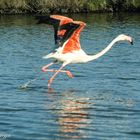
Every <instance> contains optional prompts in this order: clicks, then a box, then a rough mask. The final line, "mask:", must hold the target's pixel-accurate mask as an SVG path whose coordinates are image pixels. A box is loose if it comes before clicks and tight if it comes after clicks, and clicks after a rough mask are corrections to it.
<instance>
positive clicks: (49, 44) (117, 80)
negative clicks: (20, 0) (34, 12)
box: [0, 13, 140, 140]
mask: <svg viewBox="0 0 140 140" xmlns="http://www.w3.org/2000/svg"><path fill="white" fill-rule="evenodd" d="M69 16H70V17H72V18H74V19H75V20H81V21H84V22H86V23H87V26H86V28H85V29H84V30H83V32H82V34H81V39H80V41H81V46H82V48H83V49H84V50H85V51H86V52H87V53H89V54H96V53H97V52H99V51H101V50H102V49H103V48H105V46H107V45H108V43H109V42H110V41H111V40H112V39H113V38H114V37H116V36H117V35H118V34H121V33H125V34H129V35H131V36H132V37H133V38H134V45H133V46H131V45H130V44H128V43H126V42H120V43H117V44H116V45H115V46H114V47H113V48H112V49H111V50H110V51H109V52H108V53H107V54H105V55H104V56H103V57H101V58H99V59H98V60H96V61H93V62H89V63H87V64H72V65H69V66H67V67H66V68H65V69H68V70H70V71H71V72H72V73H73V75H74V78H72V79H69V78H68V77H67V76H66V75H65V74H59V75H58V76H57V77H56V79H55V80H54V82H53V84H52V89H51V90H48V89H47V80H48V79H49V78H50V76H51V75H52V74H51V73H42V72H41V71H40V68H41V67H42V66H43V65H45V64H47V63H49V62H50V61H51V60H43V59H42V56H43V55H45V54H47V53H49V52H50V51H51V50H53V46H54V40H53V28H52V27H51V26H48V25H36V21H35V19H34V17H33V16H1V17H0V66H1V68H0V98H1V101H0V138H4V137H5V138H6V139H9V140H27V139H29V140H50V139H58V140H59V139H61V140H63V139H64V140H67V139H69V140H76V139H81V140H82V139H86V140H87V139H91V140H110V139H111V140H120V139H123V140H132V139H133V140H139V138H140V119H139V118H140V104H139V103H140V88H139V87H140V15H139V14H137V13H135V14H127V13H125V14H120V15H112V14H87V15H86V14H75V15H69ZM59 67H60V64H58V65H56V66H54V68H59ZM32 80H33V82H32V83H31V84H30V85H29V86H28V87H27V88H26V89H21V88H20V86H22V85H24V84H25V83H27V82H28V81H32Z"/></svg>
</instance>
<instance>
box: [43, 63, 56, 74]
mask: <svg viewBox="0 0 140 140" xmlns="http://www.w3.org/2000/svg"><path fill="white" fill-rule="evenodd" d="M54 63H55V62H51V63H49V64H48V65H45V66H43V67H42V68H41V70H42V71H43V72H46V71H47V70H46V69H47V68H48V67H50V66H51V65H53V64H54Z"/></svg>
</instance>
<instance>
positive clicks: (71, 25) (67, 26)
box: [37, 15, 133, 87]
mask: <svg viewBox="0 0 140 140" xmlns="http://www.w3.org/2000/svg"><path fill="white" fill-rule="evenodd" d="M37 19H38V24H41V23H46V24H50V25H53V27H54V39H55V44H56V46H57V48H56V49H55V51H54V52H52V53H49V54H47V55H45V56H43V58H44V59H49V58H53V59H54V61H53V62H51V63H49V64H47V65H45V66H43V67H42V68H41V70H42V71H43V72H54V74H53V75H52V77H51V78H50V79H49V80H48V87H50V86H51V83H52V82H53V80H54V78H55V77H56V75H57V74H58V73H59V72H62V73H66V74H67V76H69V77H70V78H72V77H73V75H72V73H71V72H70V71H68V70H63V68H64V67H65V66H66V65H68V64H70V63H86V62H89V61H92V60H95V59H97V58H99V57H101V56H102V55H104V54H105V53H106V52H108V51H109V50H110V49H111V48H112V46H113V45H114V44H115V43H116V42H118V41H128V42H129V43H131V44H133V40H132V37H130V36H127V35H125V34H120V35H118V36H117V37H116V38H114V39H113V40H112V41H111V43H110V44H109V45H108V46H107V47H106V48H104V49H103V50H102V51H100V52H99V53H97V54H95V55H88V54H86V53H85V52H84V50H83V49H82V48H81V45H80V41H79V37H80V33H81V31H82V30H83V28H84V27H85V26H86V24H85V23H84V22H82V21H74V20H73V19H71V18H69V17H65V16H62V15H49V16H38V17H37ZM56 62H61V63H62V65H61V66H60V68H59V69H57V70H55V69H48V68H49V67H50V66H52V65H53V64H55V63H56Z"/></svg>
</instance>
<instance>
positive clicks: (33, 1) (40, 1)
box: [0, 0, 140, 14]
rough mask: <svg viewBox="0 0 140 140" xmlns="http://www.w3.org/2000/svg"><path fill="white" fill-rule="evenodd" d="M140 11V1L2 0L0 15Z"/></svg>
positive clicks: (0, 0) (0, 1)
mask: <svg viewBox="0 0 140 140" xmlns="http://www.w3.org/2000/svg"><path fill="white" fill-rule="evenodd" d="M104 11H106V12H119V11H140V0H0V14H21V13H57V12H59V13H68V12H71V13H77V12H104Z"/></svg>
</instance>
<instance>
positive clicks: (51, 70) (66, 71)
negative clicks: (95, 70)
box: [45, 69, 73, 78]
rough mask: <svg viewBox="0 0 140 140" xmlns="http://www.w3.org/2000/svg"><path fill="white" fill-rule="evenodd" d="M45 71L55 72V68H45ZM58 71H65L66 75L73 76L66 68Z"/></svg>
mask: <svg viewBox="0 0 140 140" xmlns="http://www.w3.org/2000/svg"><path fill="white" fill-rule="evenodd" d="M47 71H48V72H57V70H55V69H46V70H45V72H47ZM59 72H62V73H66V74H67V76H68V77H70V78H72V77H73V75H72V73H71V72H70V71H68V70H60V71H59Z"/></svg>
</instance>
